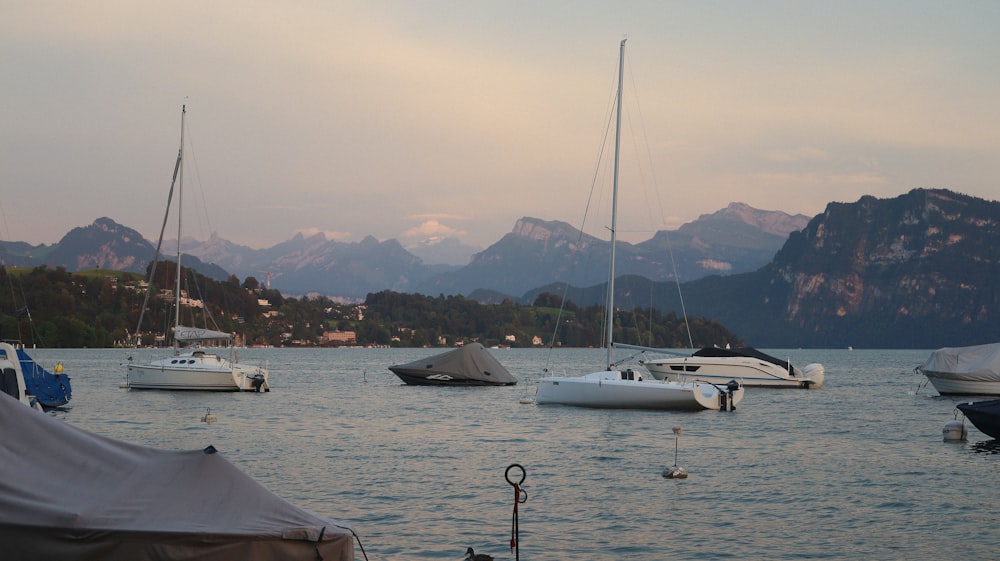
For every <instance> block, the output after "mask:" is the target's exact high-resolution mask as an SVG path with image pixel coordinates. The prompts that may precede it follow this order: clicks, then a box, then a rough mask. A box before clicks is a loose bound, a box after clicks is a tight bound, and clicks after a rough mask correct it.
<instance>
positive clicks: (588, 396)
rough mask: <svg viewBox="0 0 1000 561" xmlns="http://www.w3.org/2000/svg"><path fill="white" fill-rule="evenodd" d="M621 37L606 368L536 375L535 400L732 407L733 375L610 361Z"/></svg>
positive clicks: (621, 57)
mask: <svg viewBox="0 0 1000 561" xmlns="http://www.w3.org/2000/svg"><path fill="white" fill-rule="evenodd" d="M624 63H625V40H624V39H623V40H622V42H621V45H620V47H619V53H618V95H617V99H616V123H615V162H614V182H613V194H612V204H611V266H610V272H609V276H608V302H607V313H606V314H605V315H606V317H607V320H606V326H605V328H606V329H605V331H606V343H607V348H608V353H607V361H606V364H607V368H606V369H605V370H603V371H600V372H593V373H591V374H586V375H583V376H575V377H574V376H562V377H560V376H546V377H543V378H541V379H539V380H538V391H537V393H536V395H535V403H537V404H539V405H544V404H562V405H575V406H580V407H600V408H622V409H662V410H684V409H689V410H705V409H719V410H722V411H731V410H733V409H734V408H735V406H736V404H737V403H739V402H740V400H742V399H743V387H742V386H741V385H740V384H739V382H736V381H735V380H733V381H730V382H728V383H726V384H719V385H716V384H710V383H704V382H673V381H661V380H646V379H644V378H643V376H642V374H641V373H640V372H638V371H634V370H621V369H617V368H616V367H615V366H616V365H615V363H614V342H613V328H614V318H613V313H612V311H613V310H614V294H615V284H614V283H615V244H616V243H617V219H618V216H617V215H618V159H619V148H620V138H621V115H622V75H623V68H624Z"/></svg>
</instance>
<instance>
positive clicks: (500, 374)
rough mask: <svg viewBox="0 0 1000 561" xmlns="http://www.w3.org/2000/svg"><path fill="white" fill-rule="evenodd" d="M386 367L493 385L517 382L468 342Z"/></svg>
mask: <svg viewBox="0 0 1000 561" xmlns="http://www.w3.org/2000/svg"><path fill="white" fill-rule="evenodd" d="M389 369H390V370H392V371H393V372H396V370H401V371H404V372H406V371H409V372H413V373H416V374H437V375H446V376H452V377H455V378H458V379H465V380H479V381H482V382H488V383H493V384H516V383H517V378H515V377H514V376H513V375H512V374H511V373H510V372H508V371H507V369H506V368H504V367H503V365H502V364H500V361H498V360H497V359H496V358H494V357H493V355H491V354H490V352H489V351H488V350H486V348H485V347H483V346H482V345H481V344H479V343H469V344H468V345H464V346H462V347H461V348H458V349H455V350H453V351H448V352H446V353H441V354H439V355H434V356H431V357H427V358H422V359H420V360H415V361H413V362H408V363H406V364H398V365H395V366H390V367H389Z"/></svg>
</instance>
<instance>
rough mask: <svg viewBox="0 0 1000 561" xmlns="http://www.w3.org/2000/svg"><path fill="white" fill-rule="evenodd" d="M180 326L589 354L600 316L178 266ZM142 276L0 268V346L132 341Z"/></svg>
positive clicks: (156, 316) (162, 273)
mask: <svg viewBox="0 0 1000 561" xmlns="http://www.w3.org/2000/svg"><path fill="white" fill-rule="evenodd" d="M184 272H185V274H184V278H187V279H188V282H187V283H186V288H185V289H184V290H183V291H182V296H185V297H186V298H185V300H184V301H185V302H186V305H182V307H181V314H182V321H184V322H186V323H187V324H189V325H196V326H206V327H210V328H213V329H219V330H222V331H227V332H231V333H235V334H236V335H237V336H238V337H239V340H240V341H241V342H245V344H246V345H248V346H250V345H264V346H297V345H301V346H318V345H327V344H337V343H331V342H329V340H328V338H326V337H324V334H326V333H329V332H331V331H341V332H343V331H351V332H354V333H355V336H356V344H357V345H389V346H402V347H408V346H452V345H456V344H459V343H462V342H470V341H478V342H481V343H483V344H484V345H509V346H514V347H530V346H547V345H549V344H551V342H552V339H553V334H555V339H556V343H555V344H556V345H560V346H573V347H596V346H600V345H601V341H602V340H603V335H604V334H603V328H602V327H601V326H602V325H603V323H604V315H603V314H604V310H603V308H602V307H600V306H587V307H583V308H581V307H578V306H576V305H575V304H573V303H572V302H567V303H566V306H564V308H563V310H562V321H561V322H560V327H559V329H558V330H557V329H556V323H557V318H558V317H559V314H560V309H559V308H560V304H561V300H560V298H558V297H556V296H553V295H551V294H549V293H544V294H541V295H539V296H538V297H537V298H536V300H535V303H534V305H531V306H522V305H517V304H514V303H513V302H511V301H509V300H508V301H505V302H502V303H500V304H480V303H478V302H476V301H474V300H470V299H466V298H464V297H462V296H438V297H436V298H435V297H430V296H423V295H417V294H401V293H395V292H390V291H382V292H378V293H374V294H369V295H368V297H367V299H366V301H365V302H364V303H363V304H357V305H355V304H350V305H348V304H340V303H337V302H334V301H332V300H330V299H329V298H325V297H315V298H306V297H303V298H298V299H296V298H285V297H283V296H282V295H281V294H280V293H279V292H278V291H276V290H268V289H266V288H263V287H262V286H261V284H260V283H259V282H258V281H257V279H256V278H254V277H247V278H246V280H244V281H243V282H242V283H241V282H239V280H238V279H237V278H236V277H235V276H231V277H230V278H229V279H228V280H226V281H224V282H218V281H214V280H212V279H209V278H206V277H203V276H201V275H197V274H194V273H193V272H192V271H190V270H188V269H186V268H185V269H184ZM175 274H176V269H175V266H174V264H173V263H169V262H165V263H161V264H160V265H159V268H158V270H157V274H156V279H154V281H153V290H152V291H151V294H152V296H151V297H150V298H149V300H148V303H147V304H146V312H145V314H144V320H143V326H142V328H141V329H140V337H141V340H142V344H143V345H144V346H153V345H157V344H164V341H163V340H162V338H161V339H159V340H158V339H157V335H162V333H163V332H164V330H165V328H166V326H167V325H169V323H170V322H171V321H172V318H173V315H174V308H173V295H172V294H171V293H170V292H169V291H164V292H161V291H160V290H159V288H158V287H160V286H171V285H172V283H173V281H172V279H173V276H174V275H175ZM144 284H145V283H144V279H143V277H140V276H139V275H136V274H134V273H122V272H117V271H106V270H93V271H83V272H77V273H70V272H67V271H66V270H65V269H63V268H55V269H49V268H46V267H36V268H34V269H10V270H8V269H6V268H3V267H0V285H2V286H4V287H6V289H5V290H4V291H3V293H2V295H0V337H2V338H4V339H17V340H20V341H22V342H24V343H25V344H27V345H29V346H31V345H36V346H39V347H64V348H84V347H114V346H122V345H126V344H128V342H129V341H130V340H133V339H134V334H135V333H136V322H137V321H138V319H139V312H140V310H142V308H143V303H144V301H146V289H145V287H144ZM615 325H616V328H615V329H616V334H615V340H616V341H621V342H626V343H633V344H644V345H652V346H658V347H659V346H663V347H687V346H688V345H689V342H688V341H689V339H688V333H687V329H686V328H685V324H684V322H683V321H682V320H681V319H679V318H678V317H676V316H675V315H674V314H673V313H669V314H661V313H660V312H657V311H655V310H654V311H653V312H652V317H650V311H649V310H648V309H636V310H618V311H616V314H615ZM691 331H692V337H693V338H694V342H695V344H696V345H701V344H709V345H710V344H718V345H725V344H727V343H729V344H737V343H739V342H740V339H739V338H738V337H737V336H736V335H734V334H732V333H730V332H729V331H728V330H726V329H725V327H723V326H722V325H720V324H718V323H717V322H713V321H708V320H704V319H694V320H692V321H691Z"/></svg>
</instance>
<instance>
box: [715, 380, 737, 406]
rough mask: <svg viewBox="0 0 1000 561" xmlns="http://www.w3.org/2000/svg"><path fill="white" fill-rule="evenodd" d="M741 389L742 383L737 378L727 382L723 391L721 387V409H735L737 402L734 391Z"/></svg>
mask: <svg viewBox="0 0 1000 561" xmlns="http://www.w3.org/2000/svg"><path fill="white" fill-rule="evenodd" d="M739 389H740V383H739V382H737V381H736V380H730V381H729V382H728V383H726V388H725V390H724V391H723V390H722V389H721V388H720V389H719V411H735V410H736V404H735V403H734V402H733V399H732V397H733V392H735V391H737V390H739Z"/></svg>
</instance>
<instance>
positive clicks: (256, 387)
mask: <svg viewBox="0 0 1000 561" xmlns="http://www.w3.org/2000/svg"><path fill="white" fill-rule="evenodd" d="M250 383H251V384H253V391H255V392H257V393H260V387H261V386H263V385H264V375H263V374H254V375H253V377H252V378H250Z"/></svg>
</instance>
